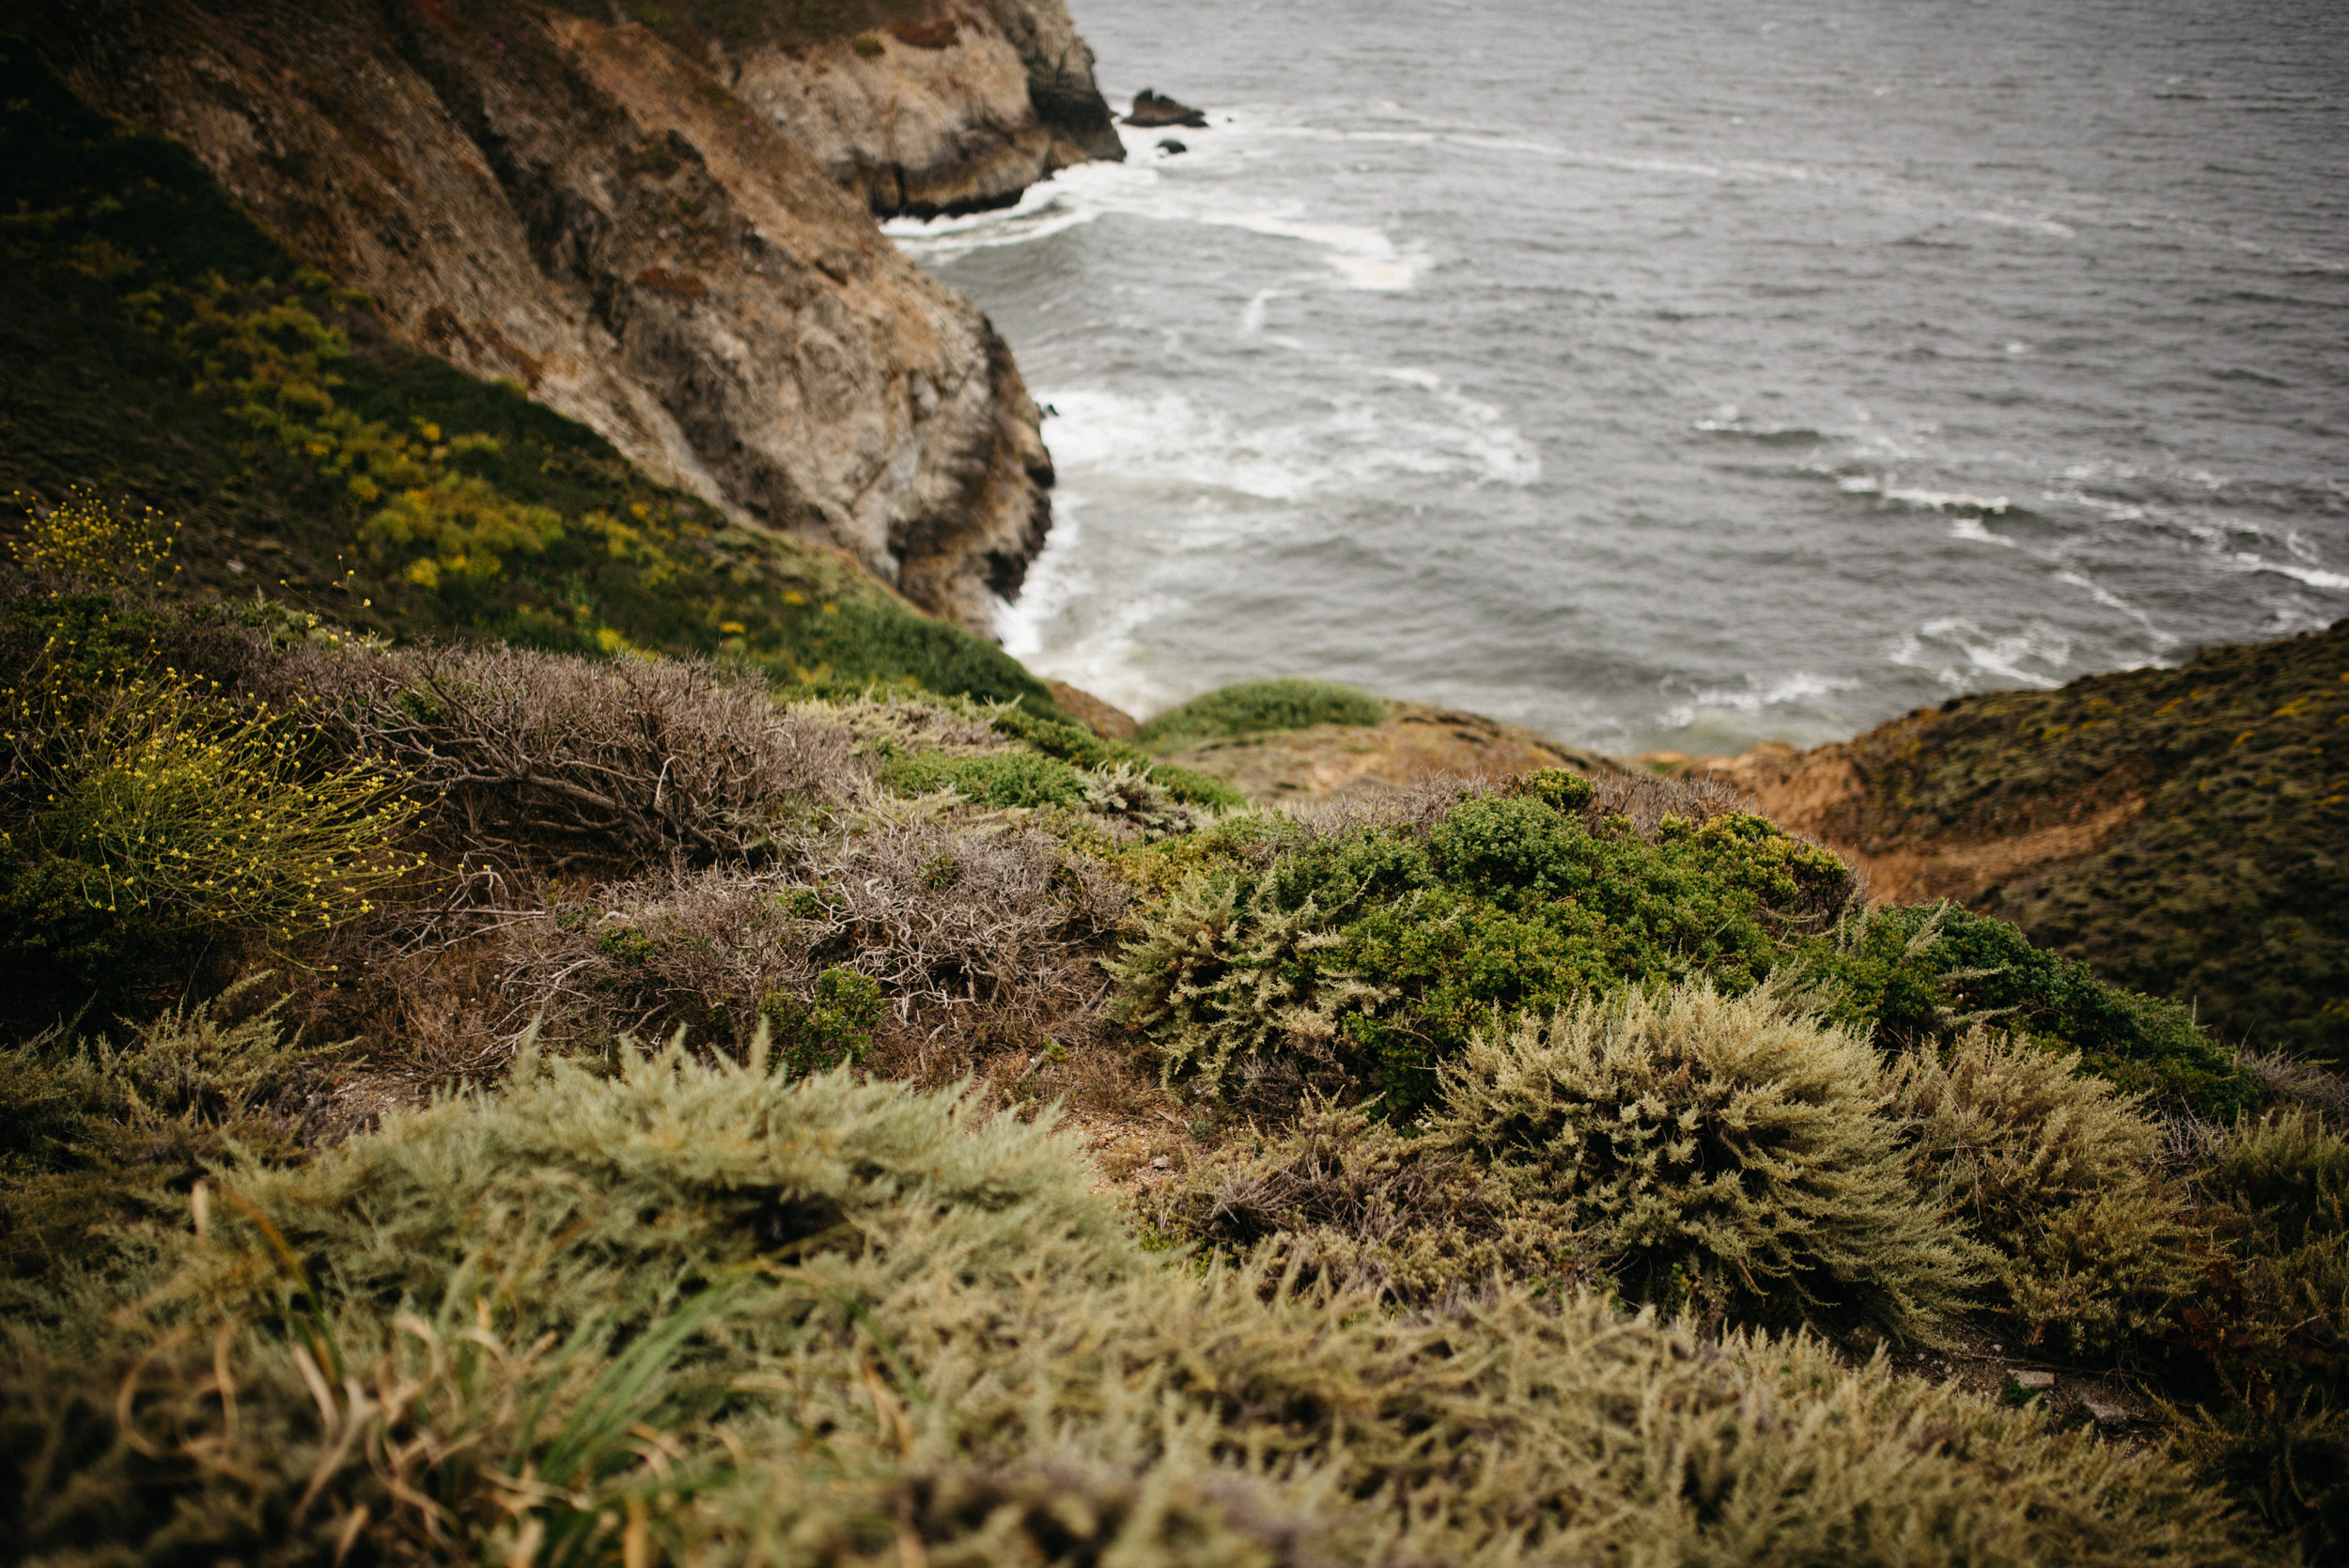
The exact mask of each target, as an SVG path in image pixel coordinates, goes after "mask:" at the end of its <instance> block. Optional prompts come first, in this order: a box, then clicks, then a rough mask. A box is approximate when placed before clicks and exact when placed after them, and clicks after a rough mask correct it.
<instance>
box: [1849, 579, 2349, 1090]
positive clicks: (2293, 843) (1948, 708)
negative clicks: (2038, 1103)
mask: <svg viewBox="0 0 2349 1568" xmlns="http://www.w3.org/2000/svg"><path fill="white" fill-rule="evenodd" d="M1850 751H1851V753H1852V756H1853V759H1854V761H1855V762H1856V763H1857V764H1858V766H1859V774H1860V778H1861V780H1862V783H1863V784H1864V787H1865V792H1866V793H1865V799H1864V801H1863V802H1862V803H1860V804H1859V806H1858V808H1857V810H1856V811H1855V812H1854V814H1853V818H1852V819H1851V820H1849V821H1847V822H1844V823H1840V824H1837V826H1838V828H1839V829H1840V830H1841V831H1839V832H1838V836H1839V837H1846V838H1847V839H1848V840H1849V841H1850V842H1852V843H1854V844H1856V845H1858V846H1859V847H1860V848H1862V849H1865V850H1870V851H1882V850H1887V849H1897V848H1901V847H1922V848H1931V847H1933V846H1937V845H1962V844H1964V843H1966V842H1968V841H1978V840H1982V839H1989V838H1999V837H2005V836H2009V835H2015V834H2019V833H2025V832H2030V831H2034V830H2036V829H2041V828H2045V827H2047V826H2050V825H2053V824H2058V823H2061V822H2065V821H2077V820H2079V819H2081V818H2082V817H2085V816H2088V815H2092V814H2093V813H2095V812H2097V811H2100V810H2106V809H2110V808H2113V807H2119V806H2123V805H2125V803H2126V802H2128V801H2131V800H2142V801H2143V802H2144V804H2143V809H2142V811H2141V812H2140V813H2139V815H2136V816H2135V817H2134V819H2133V820H2131V821H2129V822H2128V824H2127V826H2125V827H2124V828H2123V829H2122V830H2121V831H2119V832H2118V833H2116V834H2114V835H2113V836H2112V837H2111V838H2110V839H2108V841H2107V842H2105V843H2104V844H2103V845H2102V846H2100V847H2098V848H2097V849H2096V850H2095V851H2094V852H2093V853H2091V854H2089V855H2086V856H2084V857H2081V858H2079V859H2076V860H2072V861H2069V862H2062V863H2059V864H2055V865H2052V866H2046V867H2042V868H2038V869H2034V870H2032V871H2030V872H2028V873H2026V874H2024V875H2023V876H2021V877H2016V878H2015V879H2012V880H2009V881H2007V882H2005V883H2004V884H2002V885H1999V886H1996V887H1992V888H1990V889H1987V890H1985V892H1984V893H1983V894H1982V896H1980V897H1979V898H1977V899H1976V900H1975V901H1974V902H1975V906H1976V908H1980V909H1982V910H1983V912H1985V913H1990V914H1996V915H1999V916H2001V917H2002V918H2005V919H2008V920H2012V921H2014V922H2015V924H2018V925H2020V926H2021V927H2022V928H2023V929H2024V931H2026V932H2027V933H2029V934H2030V938H2031V939H2032V940H2033V941H2034V942H2036V943H2038V944H2039V945H2041V946H2043V947H2047V948H2052V949H2054V950H2056V951H2058V952H2061V953H2064V954H2066V955H2071V956H2074V957H2077V958H2082V959H2085V960H2087V961H2088V962H2090V963H2092V964H2093V965H2094V966H2095V967H2096V968H2097V969H2098V970H2099V971H2101V972H2102V973H2104V974H2105V975H2107V976H2108V977H2110V978H2111V979H2113V980H2116V981H2118V982H2120V983H2121V984H2123V985H2125V986H2131V987H2134V988H2136V989H2139V990H2143V991H2148V992H2152V993H2154V994H2155V995H2163V996H2170V997H2175V998H2177V999H2179V1000H2181V1001H2192V1002H2194V1003H2196V1004H2197V1005H2198V1006H2199V1008H2200V1010H2201V1017H2202V1018H2203V1020H2204V1021H2205V1022H2207V1023H2211V1024H2214V1025H2216V1026H2217V1027H2218V1028H2219V1029H2221V1030H2223V1031H2224V1032H2228V1033H2230V1034H2236V1035H2241V1036H2244V1037H2246V1038H2248V1040H2250V1041H2251V1042H2252V1043H2254V1044H2257V1045H2261V1046H2278V1045H2280V1046H2286V1047H2289V1048H2294V1049H2297V1050H2302V1051H2308V1052H2312V1053H2316V1054H2319V1055H2322V1056H2325V1057H2328V1058H2331V1059H2334V1060H2340V1059H2341V1058H2342V1057H2343V1056H2344V1055H2349V860H2344V857H2343V855H2342V852H2341V851H2342V841H2343V831H2344V828H2349V622H2344V623H2342V624H2341V625H2337V626H2335V627H2334V628H2332V629H2330V630H2328V631H2325V632H2319V633H2310V634H2307V635H2303V636H2299V637H2293V638H2287V639H2284V640H2282V641H2280V642H2274V643H2263V644H2248V645H2243V646H2232V647H2218V648H2210V649H2206V650H2204V651H2203V652H2202V653H2201V654H2200V655H2198V656H2197V657H2196V658H2194V659H2193V660H2190V661H2188V662H2187V663H2186V664H2184V665H2182V666H2180V667H2179V668H2177V669H2173V670H2133V671H2124V672H2123V673H2121V674H2118V675H2092V676H2089V677H2087V678H2085V679H2081V680H2077V681H2074V682H2073V683H2072V684H2070V685H2069V686H2066V687H2064V688H2062V689H2061V690H2060V691H1999V692H1991V693H1988V694H1985V695H1982V696H1975V697H1965V698H1960V699H1955V700H1953V701H1952V702H1950V703H1948V704H1945V705H1943V706H1942V707H1941V708H1940V709H1938V710H1925V711H1921V712H1919V713H1915V714H1911V715H1909V716H1908V717H1906V718H1904V719H1900V720H1896V721H1894V722H1891V723H1889V724H1886V725H1883V726H1881V727H1879V728H1878V729H1875V730H1874V731H1871V732H1870V733H1869V734H1867V735H1864V736H1862V737H1859V739H1857V740H1855V741H1853V742H1852V743H1851V746H1850Z"/></svg>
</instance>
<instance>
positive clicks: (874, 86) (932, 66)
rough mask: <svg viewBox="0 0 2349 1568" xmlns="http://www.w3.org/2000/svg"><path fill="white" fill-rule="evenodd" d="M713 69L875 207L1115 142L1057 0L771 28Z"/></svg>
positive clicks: (964, 205) (1017, 173)
mask: <svg viewBox="0 0 2349 1568" xmlns="http://www.w3.org/2000/svg"><path fill="white" fill-rule="evenodd" d="M710 57H711V60H712V70H713V71H714V72H715V73H716V74H717V76H718V77H719V79H720V80H721V81H723V82H724V83H725V84H726V85H728V86H730V87H731V88H732V89H733V90H734V92H735V94H736V96H737V97H739V98H740V99H741V100H742V101H744V102H746V103H749V104H751V105H752V106H754V108H756V109H757V110H758V112H759V113H760V114H762V115H764V116H767V117H768V118H769V119H770V120H772V121H773V122H774V123H775V124H776V125H778V126H780V127H782V128H783V129H784V130H785V131H786V132H788V133H789V134H790V135H791V137H792V138H793V139H794V140H795V141H797V142H799V143H800V144H801V146H802V147H806V148H807V149H808V150H809V151H810V152H811V153H812V154H813V155H814V156H815V158H816V160H817V163H820V164H822V165H823V168H824V170H825V172H826V173H828V174H830V175H831V176H832V179H835V180H836V181H838V182H839V183H840V184H842V185H843V186H845V187H847V188H848V190H850V191H852V192H854V193H855V194H858V195H859V196H861V197H862V198H863V200H864V202H865V203H866V204H867V205H868V206H870V207H871V208H872V210H874V211H875V212H876V213H878V214H879V215H881V216H883V217H894V216H896V215H898V214H901V213H902V214H910V215H911V216H915V217H925V218H926V217H933V216H936V215H939V214H941V213H952V212H968V211H974V210H980V209H984V208H988V207H1000V206H1004V205H1007V204H1009V203H1011V202H1013V201H1017V200H1018V199H1019V193H1020V192H1022V191H1024V190H1026V189H1027V188H1028V187H1029V186H1030V185H1033V184H1034V183H1035V182H1036V181H1037V180H1039V179H1044V178H1045V177H1047V176H1048V175H1050V174H1051V173H1052V172H1053V171H1054V170H1056V169H1063V168H1066V167H1068V166H1069V165H1070V164H1072V163H1084V162H1086V161H1087V160H1089V159H1096V158H1105V159H1112V160H1116V159H1122V158H1124V157H1125V156H1126V149H1125V146H1124V144H1123V143H1121V142H1120V141H1119V140H1118V139H1117V132H1116V129H1115V128H1114V126H1113V125H1112V122H1111V117H1110V109H1109V105H1108V104H1107V103H1106V102H1104V101H1102V98H1101V94H1100V91H1099V89H1098V88H1097V87H1096V86H1095V85H1094V81H1093V52H1092V51H1091V50H1090V49H1087V48H1086V47H1085V42H1084V40H1083V39H1081V38H1079V37H1078V36H1077V30H1076V27H1075V26H1074V25H1073V24H1072V23H1070V21H1069V18H1068V11H1067V8H1066V7H1065V6H1063V5H1061V4H1060V3H1059V0H973V3H972V4H967V5H954V6H946V5H938V4H930V5H925V6H923V7H921V8H919V9H909V10H908V11H907V12H906V14H900V15H895V16H893V17H892V18H891V19H890V20H889V21H888V22H887V23H884V24H882V25H880V26H877V27H874V28H870V29H867V30H864V31H861V32H845V33H844V32H833V33H832V34H831V35H830V36H822V35H818V36H814V37H810V36H807V35H806V34H804V33H802V34H800V35H797V36H794V35H791V34H787V33H783V32H780V31H770V32H769V33H767V34H765V35H763V36H759V37H756V38H754V39H745V40H744V41H742V42H741V43H739V44H738V45H737V46H736V47H734V48H732V49H727V48H726V47H724V46H723V44H720V43H715V42H713V44H712V46H711V47H710Z"/></svg>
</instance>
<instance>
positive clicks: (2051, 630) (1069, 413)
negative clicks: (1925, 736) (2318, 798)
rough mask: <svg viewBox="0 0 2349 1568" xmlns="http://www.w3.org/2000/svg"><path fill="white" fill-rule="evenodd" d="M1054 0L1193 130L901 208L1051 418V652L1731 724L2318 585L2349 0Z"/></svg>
mask: <svg viewBox="0 0 2349 1568" xmlns="http://www.w3.org/2000/svg"><path fill="white" fill-rule="evenodd" d="M1074 9H1075V11H1076V14H1077V21H1078V24H1079V26H1080V28H1081V30H1082V31H1083V32H1084V34H1085V36H1086V37H1087V39H1089V40H1090V41H1091V42H1092V44H1093V46H1094V49H1095V51H1096V53H1097V55H1098V57H1099V62H1100V77H1101V81H1102V85H1103V87H1104V89H1105V90H1107V91H1108V92H1110V93H1111V95H1112V99H1113V100H1114V101H1118V102H1120V103H1121V104H1122V103H1123V102H1124V101H1126V100H1127V99H1128V97H1129V96H1130V95H1131V94H1132V93H1133V91H1134V90H1135V89H1137V88H1140V87H1143V86H1152V87H1156V88H1158V89H1159V90H1160V91H1162V92H1167V93H1171V94H1173V95H1175V96H1176V97H1178V98H1181V99H1183V100H1184V101H1189V102H1193V103H1197V104H1199V105H1201V106H1202V107H1204V108H1206V109H1207V110H1209V111H1210V113H1211V116H1212V124H1211V125H1210V127H1209V128H1208V129H1206V130H1204V131H1175V132H1161V131H1151V132H1141V131H1132V130H1129V131H1128V132H1127V145H1128V148H1129V149H1130V161H1129V162H1128V163H1126V164H1125V165H1123V166H1117V165H1096V166H1091V167H1086V168H1081V169H1076V170H1071V171H1068V172H1066V173H1064V174H1063V175H1062V176H1060V177H1059V178H1058V179H1054V180H1052V181H1050V182H1049V183H1047V184H1045V185H1042V186H1039V187H1037V188H1035V189H1034V190H1032V191H1031V192H1029V193H1028V194H1027V196H1026V197H1025V198H1024V199H1023V200H1022V201H1021V202H1020V204H1019V206H1018V207H1017V208H1014V209H1009V210H1003V211H1001V212H994V213H986V214H979V215H976V216H973V217H970V218H964V219H957V220H948V221H943V222H940V223H934V224H928V225H922V224H912V223H900V224H894V225H891V232H892V233H893V235H894V236H895V238H896V239H897V241H898V242H899V243H900V244H901V245H903V246H904V247H905V248H906V249H907V250H908V251H909V252H910V254H912V255H913V256H915V258H916V259H917V260H919V261H920V262H921V263H922V264H923V265H925V266H926V267H928V268H930V269H932V270H933V271H935V272H937V273H938V274H939V275H940V276H941V277H942V278H944V279H945V280H947V281H948V282H950V283H951V284H953V285H954V286H955V287H957V288H960V289H962V290H964V291H965V292H966V293H968V294H970V295H971V296H972V297H973V298H974V299H976V300H977V301H978V303H980V305H981V306H982V307H983V308H984V309H986V310H987V311H988V313H989V314H990V315H991V316H992V317H993V318H994V320H995V322H996V324H997V326H998V327H999V328H1001V329H1002V331H1003V333H1004V334H1005V335H1006V337H1008V338H1009V340H1010V341H1011V343H1012V346H1013V348H1014V349H1015V351H1016V352H1017V353H1018V355H1019V363H1020V365H1021V366H1022V368H1023V369H1024V371H1025V372H1026V375H1027V378H1028V380H1029V384H1030V386H1031V388H1032V389H1033V390H1034V392H1035V394H1036V396H1037V397H1038V398H1039V399H1040V400H1042V401H1045V402H1047V403H1049V404H1050V405H1051V407H1052V409H1053V411H1054V413H1055V417H1052V418H1050V419H1048V420H1047V422H1046V425H1045V436H1046V439H1047V441H1048V442H1050V446H1051V449H1052V452H1053V456H1054V458H1055V460H1056V462H1057V464H1058V466H1059V471H1060V475H1061V484H1060V489H1059V492H1058V496H1057V501H1056V511H1057V518H1058V521H1057V523H1056V526H1055V531H1054V534H1053V536H1052V538H1051V540H1050V545H1049V547H1048V548H1047V550H1046V551H1045V553H1044V555H1043V557H1042V558H1041V559H1040V560H1039V562H1038V563H1037V565H1036V567H1035V568H1034V571H1033V573H1032V575H1031V577H1030V579H1029V583H1028V587H1027V589H1026V591H1025V592H1024V593H1023V594H1022V595H1021V597H1020V598H1019V602H1018V603H1017V604H1015V605H1009V606H1006V607H1004V609H1003V613H1002V616H1001V621H1000V628H1001V630H1002V632H1003V637H1004V640H1005V643H1006V645H1007V646H1009V647H1010V648H1011V649H1012V651H1013V652H1015V653H1017V654H1019V656H1020V657H1022V658H1024V659H1026V660H1029V661H1030V662H1031V663H1032V664H1033V665H1034V667H1035V668H1037V669H1039V670H1042V671H1044V672H1046V673H1048V674H1050V675H1059V676H1063V677H1065V678H1067V679H1070V680H1073V681H1076V682H1077V683H1078V684H1080V685H1081V686H1084V687H1086V688H1089V689H1091V690H1093V691H1098V692H1100V693H1101V694H1102V695H1104V696H1107V697H1109V698H1111V699H1112V700H1113V701H1115V702H1117V703H1119V704H1121V705H1123V706H1127V707H1128V708H1130V709H1132V710H1134V711H1137V712H1141V713H1144V714H1146V713H1148V712H1151V711H1153V710H1155V709H1157V708H1159V707H1162V706H1167V705H1169V704H1171V703H1174V702H1176V701H1179V700H1181V699H1183V698H1185V697H1187V696H1190V695H1192V694H1194V693H1196V692H1198V691H1205V690H1206V689H1208V688H1211V687H1214V686H1218V685H1221V684H1223V683H1225V682H1227V681H1232V680H1237V679H1243V678H1248V677H1252V676H1257V675H1273V674H1303V675H1323V676H1328V677H1331V678H1335V679H1339V680H1345V681H1350V682H1353V683H1355V684H1358V685H1361V686H1366V687H1370V688H1372V689H1375V690H1377V691H1384V692H1388V693H1391V694H1394V695H1399V696H1407V697H1413V698H1418V699H1423V700H1427V701H1435V702H1443V703H1450V704H1454V705H1456V706H1464V707H1469V708H1472V709H1476V710H1480V711H1483V712H1487V713H1492V714H1495V715H1499V716H1501V717H1504V718H1508V719H1513V720H1517V721H1518V722H1524V723H1528V724H1531V725H1532V726H1534V727H1535V728H1537V729H1539V730H1542V731H1545V732H1547V733H1548V734H1551V735H1554V736H1557V737H1561V738H1563V739H1569V740H1573V741H1577V742H1580V743H1584V744H1590V745H1596V746H1601V747H1605V748H1608V749H1610V750H1637V749H1646V748H1654V747H1679V748H1685V749H1692V750H1701V751H1728V750H1736V749H1739V748H1742V747H1743V746H1745V745H1748V744H1750V743H1751V742H1752V741H1754V740H1757V739H1761V738H1766V737H1780V738H1785V739H1791V740H1794V741H1797V742H1798V743H1812V742H1815V741H1818V740H1823V739H1827V738H1830V737H1838V736H1843V735H1848V734H1851V733H1853V732H1854V731H1856V730H1859V729H1860V728H1864V727H1865V726H1867V725H1869V724H1872V723H1874V722H1876V721H1878V720H1881V719H1883V718H1886V717H1888V716H1890V715H1891V714H1894V713H1898V712H1901V711H1903V710H1905V709H1906V708H1909V707H1912V706H1917V705H1919V704H1922V703H1928V702H1936V701H1938V700H1940V699H1941V698H1942V697H1944V696H1946V695H1948V694H1949V693H1951V692H1953V691H1976V690H1983V689H1988V688H1994V687H2015V686H2045V685H2054V684H2058V683H2060V682H2061V681H2063V680H2066V679H2069V678H2071V677H2072V676H2074V675H2079V674H2082V673H2085V672H2089V671H2094V670H2108V669H2115V668H2122V667H2126V666H2132V665H2141V664H2148V663H2162V662H2174V661H2176V660H2181V659H2183V658H2185V657H2186V656H2188V655H2189V654H2190V653H2191V652H2192V650H2193V649H2194V648H2196V647H2198V646H2200V645H2202V644H2210V643H2217V642H2226V641H2233V640H2241V639H2247V638H2263V637H2273V636H2278V635H2281V634H2283V633H2286V632H2291V631H2295V630H2300V629H2308V628H2313V627H2319V626H2324V625H2327V624H2329V623H2330V622H2332V621H2333V620H2335V619H2337V618H2339V617H2341V616H2342V615H2344V614H2349V443H2345V442H2344V435H2345V434H2349V312H2345V311H2344V306H2349V223H2345V222H2344V217H2345V215H2349V6H2343V5H2341V4H2340V3H2339V0H2232V3H2231V4H2228V5H2224V6H2215V5H2211V4H2208V3H2207V0H2194V3H2184V0H2138V3H2132V4H2117V3H2112V0H1982V3H1975V4H1964V3H1954V0H1931V3H1913V4H1902V3H1885V0H1851V3H1849V4H1837V3H1826V4H1822V3H1818V0H1682V3H1678V4H1673V5H1670V6H1623V5H1614V4H1598V3H1590V0H1491V3H1487V4H1475V5H1470V4H1461V3H1457V0H1450V3H1447V0H1418V3H1414V4H1389V3H1380V0H1369V3H1353V4H1341V3H1339V0H1283V3H1251V0H1187V3H1184V4H1179V5H1176V4H1166V3H1163V0H1147V3H1144V0H1075V4H1074ZM1169 134H1172V135H1174V136H1176V137H1178V138H1179V139H1180V140H1182V141H1184V142H1185V143H1187V144H1188V146H1189V150H1188V151H1187V152H1184V153H1182V154H1180V155H1171V154H1168V153H1165V152H1163V151H1161V150H1160V149H1159V146H1158V144H1159V140H1160V139H1161V137H1163V136H1166V135H1169Z"/></svg>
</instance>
